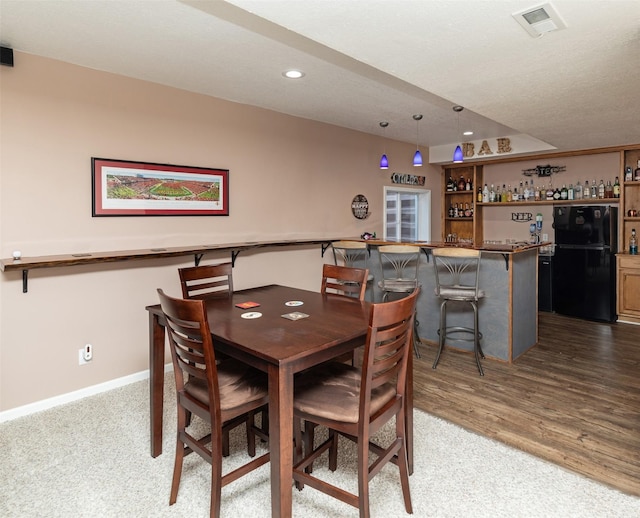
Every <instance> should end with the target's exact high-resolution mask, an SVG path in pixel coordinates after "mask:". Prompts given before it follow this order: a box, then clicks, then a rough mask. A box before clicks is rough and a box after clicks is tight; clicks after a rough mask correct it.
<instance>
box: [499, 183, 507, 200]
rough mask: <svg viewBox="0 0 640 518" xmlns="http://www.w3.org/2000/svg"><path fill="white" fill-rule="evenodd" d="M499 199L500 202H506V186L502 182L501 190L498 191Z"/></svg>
mask: <svg viewBox="0 0 640 518" xmlns="http://www.w3.org/2000/svg"><path fill="white" fill-rule="evenodd" d="M500 201H501V202H502V203H507V186H506V185H505V184H502V192H501V193H500Z"/></svg>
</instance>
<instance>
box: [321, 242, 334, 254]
mask: <svg viewBox="0 0 640 518" xmlns="http://www.w3.org/2000/svg"><path fill="white" fill-rule="evenodd" d="M330 246H331V241H329V242H328V243H321V244H320V248H322V253H321V254H320V255H321V257H324V253H325V252H326V251H327V248H329V247H330Z"/></svg>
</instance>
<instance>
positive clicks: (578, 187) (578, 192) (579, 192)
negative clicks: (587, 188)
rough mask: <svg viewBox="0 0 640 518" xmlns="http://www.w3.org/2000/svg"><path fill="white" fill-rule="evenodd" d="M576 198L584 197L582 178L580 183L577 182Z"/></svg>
mask: <svg viewBox="0 0 640 518" xmlns="http://www.w3.org/2000/svg"><path fill="white" fill-rule="evenodd" d="M575 191H576V192H575V193H574V196H575V199H576V200H581V199H582V185H580V180H578V183H577V184H576V189H575Z"/></svg>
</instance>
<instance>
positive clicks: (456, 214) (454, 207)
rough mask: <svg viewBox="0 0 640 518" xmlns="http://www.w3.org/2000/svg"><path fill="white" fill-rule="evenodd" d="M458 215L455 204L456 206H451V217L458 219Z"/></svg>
mask: <svg viewBox="0 0 640 518" xmlns="http://www.w3.org/2000/svg"><path fill="white" fill-rule="evenodd" d="M458 215H459V214H458V204H457V203H456V204H455V205H454V206H453V217H454V218H457V217H458Z"/></svg>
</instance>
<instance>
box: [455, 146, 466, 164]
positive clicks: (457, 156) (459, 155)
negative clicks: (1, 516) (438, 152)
mask: <svg viewBox="0 0 640 518" xmlns="http://www.w3.org/2000/svg"><path fill="white" fill-rule="evenodd" d="M463 159H464V157H463V155H462V148H461V147H460V146H456V150H455V151H454V152H453V163H454V164H460V163H462V162H463Z"/></svg>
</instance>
